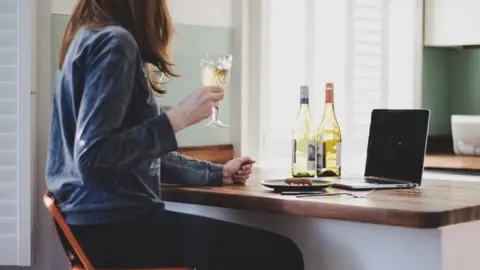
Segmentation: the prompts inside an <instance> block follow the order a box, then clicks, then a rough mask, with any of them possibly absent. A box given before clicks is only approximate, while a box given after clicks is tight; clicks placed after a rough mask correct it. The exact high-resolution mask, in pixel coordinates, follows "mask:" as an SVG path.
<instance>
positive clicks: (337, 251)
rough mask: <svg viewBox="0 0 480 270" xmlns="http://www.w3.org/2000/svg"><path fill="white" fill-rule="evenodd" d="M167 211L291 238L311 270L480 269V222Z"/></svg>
mask: <svg viewBox="0 0 480 270" xmlns="http://www.w3.org/2000/svg"><path fill="white" fill-rule="evenodd" d="M479 196H480V194H479ZM167 208H168V209H169V210H173V211H177V212H184V213H190V214H196V215H202V216H207V217H211V218H216V219H221V220H226V221H231V222H234V223H239V224H244V225H249V226H253V227H257V228H262V229H266V230H269V231H273V232H276V233H279V234H281V235H285V236H287V237H289V238H290V239H292V240H293V241H295V243H297V245H298V246H299V248H300V249H301V251H302V253H303V256H304V261H305V270H479V269H480V253H479V251H480V222H472V223H465V224H459V225H455V226H449V227H445V228H442V229H438V230H436V229H428V230H426V229H411V228H403V227H393V226H383V225H373V224H364V223H354V222H344V221H335V220H325V219H310V218H300V217H298V218H297V217H293V216H287V215H276V214H266V213H253V212H248V211H241V210H231V209H224V208H217V207H206V206H197V205H188V204H180V203H168V204H167ZM252 244H254V243H252Z"/></svg>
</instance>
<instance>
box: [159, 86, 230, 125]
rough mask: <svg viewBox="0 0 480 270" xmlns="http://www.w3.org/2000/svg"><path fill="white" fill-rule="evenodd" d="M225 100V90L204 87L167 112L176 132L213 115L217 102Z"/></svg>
mask: <svg viewBox="0 0 480 270" xmlns="http://www.w3.org/2000/svg"><path fill="white" fill-rule="evenodd" d="M222 99H223V89H222V88H220V87H216V86H204V87H200V88H198V89H197V90H195V91H194V92H193V93H192V94H191V95H190V96H189V97H188V98H186V99H185V100H183V101H182V102H180V103H179V104H178V105H177V106H175V107H173V108H172V109H171V110H169V111H168V112H167V116H168V118H169V119H170V123H171V124H172V127H173V130H174V131H175V132H177V131H179V130H181V129H184V128H186V127H189V126H191V125H194V124H196V123H198V122H200V121H202V120H203V119H205V118H208V117H209V116H211V115H212V107H213V104H214V103H215V102H218V101H221V100H222Z"/></svg>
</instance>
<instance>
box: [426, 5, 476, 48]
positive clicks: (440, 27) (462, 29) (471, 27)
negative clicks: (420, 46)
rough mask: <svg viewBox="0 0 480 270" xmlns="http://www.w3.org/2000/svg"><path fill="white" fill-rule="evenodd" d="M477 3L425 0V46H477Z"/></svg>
mask: <svg viewBox="0 0 480 270" xmlns="http://www.w3.org/2000/svg"><path fill="white" fill-rule="evenodd" d="M479 11H480V0H425V40H424V42H425V46H464V45H480V16H478V12H479Z"/></svg>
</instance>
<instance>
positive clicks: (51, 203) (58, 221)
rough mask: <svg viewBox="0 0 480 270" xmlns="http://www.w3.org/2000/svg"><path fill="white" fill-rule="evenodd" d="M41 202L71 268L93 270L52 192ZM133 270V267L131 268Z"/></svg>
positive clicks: (174, 268) (159, 269)
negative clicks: (70, 255)
mask: <svg viewBox="0 0 480 270" xmlns="http://www.w3.org/2000/svg"><path fill="white" fill-rule="evenodd" d="M43 202H44V203H45V206H46V207H47V209H48V211H50V213H51V214H52V217H53V220H54V222H55V225H56V226H57V228H58V229H59V230H57V231H58V233H59V234H61V235H59V237H60V240H62V239H65V240H66V241H62V245H63V248H64V249H65V251H66V252H67V253H71V254H72V256H73V257H70V258H69V259H70V263H71V264H72V270H95V268H93V266H92V264H91V263H90V260H88V257H87V256H86V255H85V253H84V252H83V250H82V248H81V247H80V244H79V243H78V241H77V239H76V238H75V236H74V235H73V233H72V231H71V230H70V227H68V224H67V222H65V219H64V218H63V215H62V212H60V210H59V209H58V207H57V204H56V203H55V197H53V194H52V193H51V192H50V191H47V192H45V195H43ZM74 260H79V261H80V263H81V264H82V265H81V266H80V265H74V263H73V262H74ZM131 270H134V269H131ZM143 270H192V269H190V268H186V267H173V268H156V269H143Z"/></svg>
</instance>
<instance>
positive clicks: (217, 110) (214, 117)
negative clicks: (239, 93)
mask: <svg viewBox="0 0 480 270" xmlns="http://www.w3.org/2000/svg"><path fill="white" fill-rule="evenodd" d="M212 109H213V113H212V120H213V121H214V122H217V121H218V114H219V113H220V108H219V104H218V102H215V103H214V104H213V108H212Z"/></svg>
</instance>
